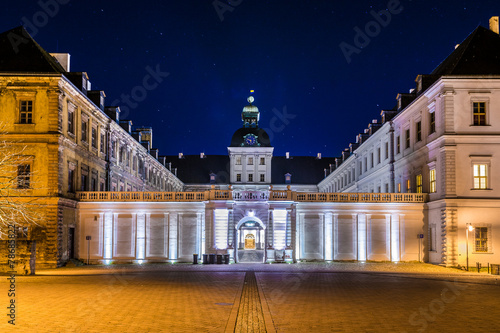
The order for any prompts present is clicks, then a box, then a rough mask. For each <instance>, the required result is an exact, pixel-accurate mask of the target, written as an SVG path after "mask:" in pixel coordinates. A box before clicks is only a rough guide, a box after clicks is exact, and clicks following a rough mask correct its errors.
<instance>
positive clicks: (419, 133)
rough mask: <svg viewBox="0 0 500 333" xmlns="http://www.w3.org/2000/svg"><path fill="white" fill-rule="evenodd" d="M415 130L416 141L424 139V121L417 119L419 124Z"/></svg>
mask: <svg viewBox="0 0 500 333" xmlns="http://www.w3.org/2000/svg"><path fill="white" fill-rule="evenodd" d="M415 130H416V133H415V141H417V142H419V141H422V122H421V121H417V124H416V126H415Z"/></svg>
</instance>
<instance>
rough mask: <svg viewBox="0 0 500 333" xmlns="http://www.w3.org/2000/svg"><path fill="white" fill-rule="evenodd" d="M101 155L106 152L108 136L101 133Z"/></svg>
mask: <svg viewBox="0 0 500 333" xmlns="http://www.w3.org/2000/svg"><path fill="white" fill-rule="evenodd" d="M100 144H101V153H103V154H104V152H105V150H104V147H106V136H105V135H104V133H101V143H100Z"/></svg>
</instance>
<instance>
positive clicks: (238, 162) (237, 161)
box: [236, 156, 241, 165]
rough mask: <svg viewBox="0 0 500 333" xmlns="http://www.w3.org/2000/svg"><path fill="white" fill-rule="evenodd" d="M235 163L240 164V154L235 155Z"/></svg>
mask: <svg viewBox="0 0 500 333" xmlns="http://www.w3.org/2000/svg"><path fill="white" fill-rule="evenodd" d="M236 165H241V156H236Z"/></svg>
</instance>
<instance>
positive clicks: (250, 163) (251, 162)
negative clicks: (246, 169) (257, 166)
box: [248, 157, 253, 165]
mask: <svg viewBox="0 0 500 333" xmlns="http://www.w3.org/2000/svg"><path fill="white" fill-rule="evenodd" d="M248 165H253V157H249V158H248Z"/></svg>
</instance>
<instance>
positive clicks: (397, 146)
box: [396, 135, 401, 154]
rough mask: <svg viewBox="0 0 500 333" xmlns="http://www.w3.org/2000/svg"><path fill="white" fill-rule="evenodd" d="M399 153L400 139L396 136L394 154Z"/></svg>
mask: <svg viewBox="0 0 500 333" xmlns="http://www.w3.org/2000/svg"><path fill="white" fill-rule="evenodd" d="M400 152H401V137H400V136H399V135H398V136H397V137H396V154H399V153H400Z"/></svg>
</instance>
